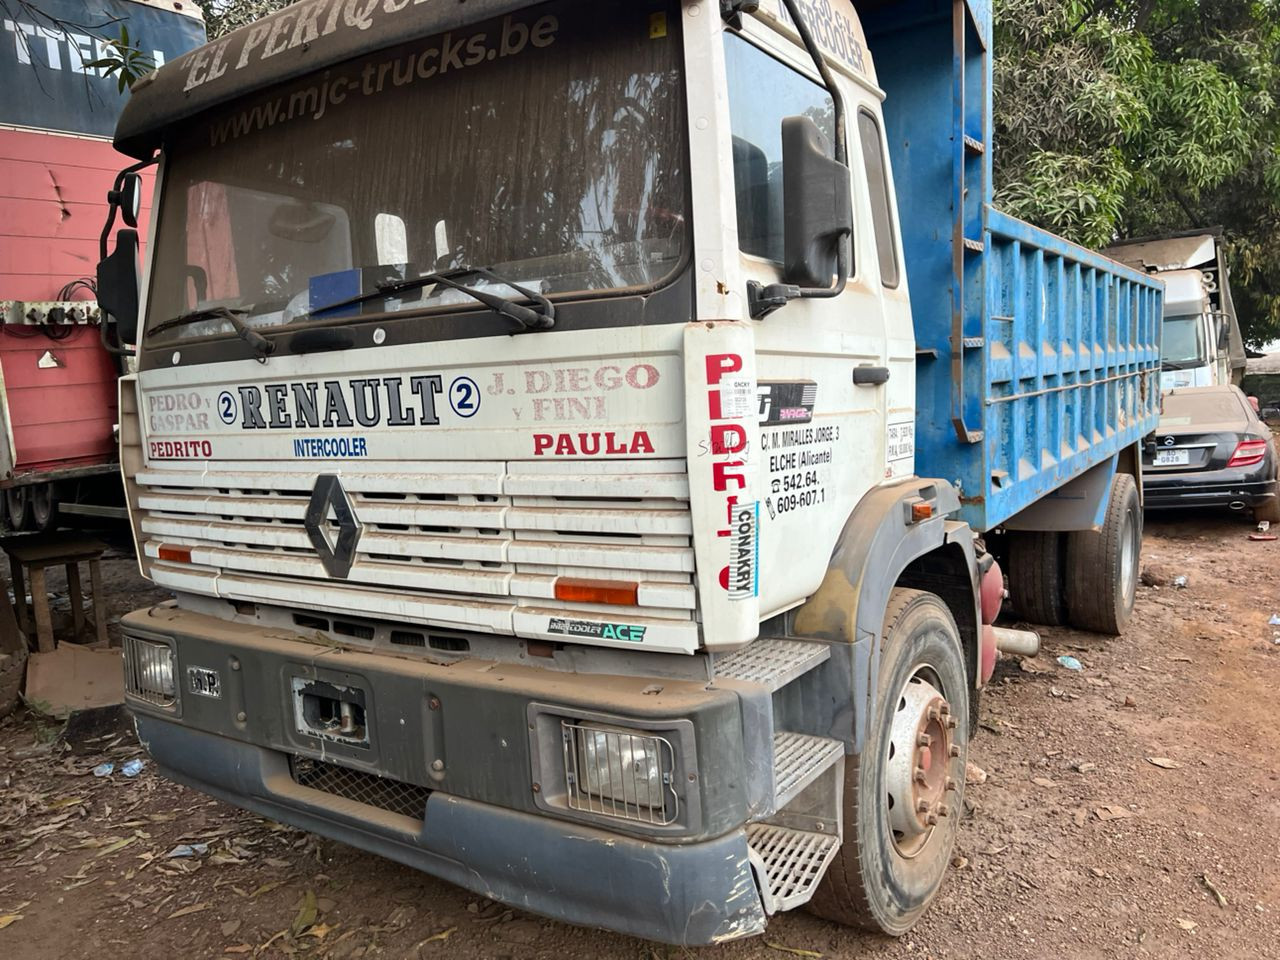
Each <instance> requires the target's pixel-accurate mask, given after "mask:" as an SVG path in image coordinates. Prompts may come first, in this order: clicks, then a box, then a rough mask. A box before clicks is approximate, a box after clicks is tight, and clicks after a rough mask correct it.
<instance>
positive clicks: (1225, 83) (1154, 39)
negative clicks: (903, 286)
mask: <svg viewBox="0 0 1280 960" xmlns="http://www.w3.org/2000/svg"><path fill="white" fill-rule="evenodd" d="M995 23H996V27H995V29H996V51H997V57H998V59H997V61H996V130H997V146H998V148H999V150H998V152H997V154H996V182H997V187H998V192H997V202H998V203H999V204H1000V205H1001V206H1002V207H1004V208H1005V209H1007V210H1009V211H1010V212H1012V213H1014V214H1016V215H1018V216H1021V217H1024V218H1026V219H1028V220H1031V221H1032V222H1035V223H1038V224H1040V225H1042V226H1044V227H1046V228H1048V229H1051V230H1054V231H1055V232H1058V233H1061V234H1063V235H1065V236H1067V237H1068V238H1070V239H1073V240H1076V241H1078V242H1081V243H1085V244H1087V245H1090V246H1095V247H1096V246H1106V245H1107V244H1109V243H1111V242H1113V241H1114V240H1116V239H1119V238H1125V237H1134V236H1142V235H1149V234H1160V233H1168V232H1173V231H1179V230H1187V229H1196V228H1204V227H1209V226H1216V225H1221V226H1223V227H1224V228H1225V235H1226V240H1227V247H1228V253H1229V257H1230V261H1231V265H1232V268H1233V281H1234V282H1233V289H1234V290H1235V292H1236V300H1237V307H1238V308H1239V311H1240V314H1241V324H1242V326H1243V328H1244V332H1245V337H1246V340H1248V341H1249V342H1250V343H1252V344H1255V345H1256V344H1261V343H1265V342H1267V341H1269V340H1272V339H1276V338H1277V337H1280V281H1273V280H1272V276H1273V275H1276V273H1277V271H1280V232H1278V231H1277V229H1276V228H1277V226H1280V154H1278V153H1277V144H1278V143H1280V110H1277V100H1280V59H1278V57H1277V51H1278V50H1280V3H1278V2H1277V0H1242V2H1232V3H1223V2H1217V0H996V4H995Z"/></svg>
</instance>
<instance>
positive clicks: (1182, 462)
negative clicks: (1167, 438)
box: [1156, 450, 1191, 467]
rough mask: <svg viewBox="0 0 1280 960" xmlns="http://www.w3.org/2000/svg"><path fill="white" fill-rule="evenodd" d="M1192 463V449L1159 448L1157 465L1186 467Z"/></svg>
mask: <svg viewBox="0 0 1280 960" xmlns="http://www.w3.org/2000/svg"><path fill="white" fill-rule="evenodd" d="M1190 465H1191V451H1190V450H1157V451H1156V466H1157V467H1186V466H1190Z"/></svg>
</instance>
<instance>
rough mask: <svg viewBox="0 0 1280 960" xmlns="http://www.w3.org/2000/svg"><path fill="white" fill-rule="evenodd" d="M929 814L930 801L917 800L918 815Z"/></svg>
mask: <svg viewBox="0 0 1280 960" xmlns="http://www.w3.org/2000/svg"><path fill="white" fill-rule="evenodd" d="M928 812H929V801H927V800H917V801H916V813H928Z"/></svg>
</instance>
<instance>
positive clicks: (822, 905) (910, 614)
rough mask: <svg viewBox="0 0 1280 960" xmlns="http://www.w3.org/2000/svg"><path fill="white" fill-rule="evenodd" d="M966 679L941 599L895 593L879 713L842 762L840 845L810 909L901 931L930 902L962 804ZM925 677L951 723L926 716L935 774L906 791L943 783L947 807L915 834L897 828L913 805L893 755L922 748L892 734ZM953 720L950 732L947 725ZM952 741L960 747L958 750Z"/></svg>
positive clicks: (917, 593) (960, 651)
mask: <svg viewBox="0 0 1280 960" xmlns="http://www.w3.org/2000/svg"><path fill="white" fill-rule="evenodd" d="M970 679H971V678H970V677H969V675H968V671H967V670H966V668H965V657H964V651H963V649H962V647H961V644H960V632H959V630H957V628H956V623H955V620H954V619H953V618H952V616H951V612H950V611H949V610H948V609H947V607H946V605H945V604H944V603H943V602H942V600H941V599H939V598H938V597H937V596H935V595H934V594H932V593H925V592H923V591H920V590H904V589H896V590H894V591H893V594H892V596H891V597H890V600H889V608H888V610H887V611H886V613H885V626H884V640H883V646H882V650H881V655H880V674H879V677H878V678H877V684H878V697H877V701H876V707H875V714H874V716H872V717H871V723H870V729H869V730H868V735H867V740H866V744H865V746H864V747H863V751H862V753H861V754H860V755H859V756H857V757H850V758H847V759H846V761H845V782H844V842H843V844H842V845H841V848H840V851H839V852H838V853H837V854H836V858H835V860H834V861H833V862H832V864H831V867H830V869H829V870H828V871H827V875H826V876H825V877H824V878H823V880H822V883H821V885H820V886H819V888H818V890H817V892H816V894H815V896H814V898H813V900H812V901H810V903H809V910H810V911H811V912H813V913H816V914H817V915H818V916H820V917H824V918H825V919H828V920H833V921H835V922H836V923H841V924H845V925H847V926H854V927H861V928H863V929H865V930H871V931H873V932H878V933H886V934H889V935H890V936H901V935H902V934H904V933H906V932H907V931H909V930H910V929H911V928H912V927H913V926H914V925H915V923H916V921H917V920H919V919H920V917H921V915H922V914H923V913H924V912H925V910H926V909H927V908H928V906H929V904H930V903H931V902H932V901H933V898H934V897H935V896H936V895H937V893H938V890H939V888H940V887H941V885H942V880H943V877H944V876H945V875H946V871H947V866H948V864H949V863H950V861H951V853H952V849H953V848H954V846H955V838H956V833H957V831H958V829H959V825H960V816H961V813H962V812H963V810H964V769H965V757H966V755H967V753H968V745H969V687H970ZM919 680H924V681H927V682H928V683H929V684H930V685H934V684H937V685H938V686H937V687H936V688H935V689H934V692H937V693H941V694H942V695H943V696H944V697H945V700H946V703H947V706H948V707H949V708H950V712H949V716H950V721H948V720H946V718H945V717H944V718H943V723H941V724H938V723H934V722H933V721H932V720H930V721H929V726H928V727H927V728H926V729H927V730H929V731H933V733H932V734H931V736H932V739H931V741H930V742H929V744H927V745H926V747H927V748H928V751H929V752H930V756H931V762H930V765H929V769H930V770H931V771H935V770H936V772H935V773H933V774H932V776H931V778H930V783H929V786H928V787H920V788H916V787H914V786H910V787H909V789H910V790H911V792H912V794H914V792H915V791H916V790H917V789H919V790H922V791H923V790H926V789H928V790H938V789H941V792H940V793H935V794H933V795H934V796H936V797H940V799H939V800H938V802H939V803H941V804H943V805H944V806H945V807H946V809H947V814H946V815H944V816H940V817H938V818H937V819H936V825H932V826H927V827H923V828H917V829H922V830H923V832H922V833H921V834H919V835H917V836H915V837H909V836H907V835H905V834H903V833H900V832H898V831H897V830H896V828H895V820H894V817H895V815H896V816H899V817H901V816H904V815H905V814H903V813H902V811H904V810H907V808H908V807H909V805H910V804H909V803H908V804H901V805H900V804H898V803H894V802H893V801H892V795H893V785H894V783H895V782H896V783H897V784H898V785H899V786H901V783H902V780H901V777H897V778H895V773H894V771H895V769H897V770H898V771H901V769H902V768H901V766H898V767H895V764H894V760H895V758H896V759H898V760H899V763H901V758H905V757H909V756H912V755H913V754H914V753H916V752H917V746H916V744H914V743H911V741H910V736H911V735H910V734H908V735H905V736H904V735H903V732H902V730H903V727H902V726H901V725H899V726H898V728H897V730H896V731H895V722H894V721H895V719H897V720H899V721H900V723H901V721H904V720H905V721H907V723H906V728H907V729H908V730H909V729H910V728H911V726H912V724H911V722H910V720H909V716H910V712H909V711H913V708H904V706H903V705H904V704H905V703H906V699H907V695H910V694H908V685H910V687H911V689H912V690H915V691H918V690H919V689H920V686H919V684H918V683H917V681H919ZM952 722H954V723H953V729H948V728H947V724H951V723H952ZM939 729H941V730H942V731H943V732H942V733H941V735H940V736H939V734H938V732H937V731H938V730H939ZM897 741H906V742H908V743H910V744H911V745H910V746H909V747H908V751H907V752H900V751H899V749H898V746H897ZM951 745H954V746H955V747H956V748H957V749H956V750H955V754H956V755H955V756H954V757H952V756H950V753H951V750H950V749H949V748H950V746H951ZM891 749H892V753H891ZM940 758H941V759H940ZM911 762H912V764H914V763H915V761H911ZM908 769H910V768H909V767H908ZM944 784H945V786H944ZM898 795H899V796H902V795H903V794H902V793H901V791H899V794H898ZM895 809H896V810H897V811H898V813H897V814H895V812H894V811H895ZM934 809H935V810H936V809H937V807H934Z"/></svg>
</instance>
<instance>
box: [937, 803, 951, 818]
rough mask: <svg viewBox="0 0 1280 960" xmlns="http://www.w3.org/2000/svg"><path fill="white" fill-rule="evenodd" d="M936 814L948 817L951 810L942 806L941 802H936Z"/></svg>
mask: <svg viewBox="0 0 1280 960" xmlns="http://www.w3.org/2000/svg"><path fill="white" fill-rule="evenodd" d="M938 816H940V817H949V816H951V810H950V809H948V808H947V807H944V806H943V805H942V804H938Z"/></svg>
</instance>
